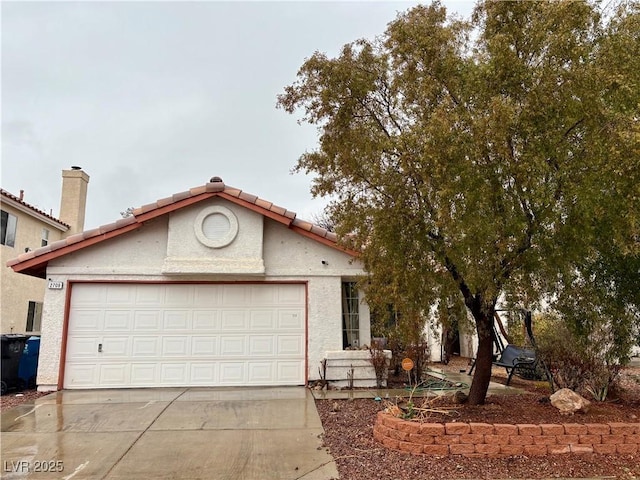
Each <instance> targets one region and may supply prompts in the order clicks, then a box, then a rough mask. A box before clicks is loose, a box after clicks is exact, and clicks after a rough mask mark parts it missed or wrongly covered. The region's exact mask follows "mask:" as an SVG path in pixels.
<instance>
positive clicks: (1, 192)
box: [0, 188, 71, 229]
mask: <svg viewBox="0 0 640 480" xmlns="http://www.w3.org/2000/svg"><path fill="white" fill-rule="evenodd" d="M0 196H2V197H5V198H8V199H10V200H13V201H14V202H16V203H19V204H20V205H22V206H23V207H26V208H27V209H29V210H31V211H32V212H33V213H35V214H37V215H40V216H42V217H45V218H47V219H49V220H51V221H52V222H55V223H57V224H58V225H60V227H62V228H66V229H69V228H71V226H70V225H69V224H67V223H64V222H63V221H61V220H59V219H57V218H56V217H54V216H52V215H49V214H48V213H46V212H44V211H42V210H40V209H38V208H36V207H34V206H33V205H29V204H28V203H27V202H25V201H24V200H22V199H21V198H20V197H17V196H15V195H14V194H13V193H9V192H7V191H6V190H4V189H2V188H0Z"/></svg>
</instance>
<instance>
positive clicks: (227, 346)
mask: <svg viewBox="0 0 640 480" xmlns="http://www.w3.org/2000/svg"><path fill="white" fill-rule="evenodd" d="M245 344H246V337H245V336H244V335H237V336H229V335H225V336H222V337H220V355H222V356H223V357H228V356H244V355H246V354H247V351H246V347H245Z"/></svg>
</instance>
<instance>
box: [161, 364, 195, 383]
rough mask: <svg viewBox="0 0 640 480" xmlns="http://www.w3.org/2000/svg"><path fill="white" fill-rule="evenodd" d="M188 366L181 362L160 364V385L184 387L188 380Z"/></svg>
mask: <svg viewBox="0 0 640 480" xmlns="http://www.w3.org/2000/svg"><path fill="white" fill-rule="evenodd" d="M188 372H189V370H188V364H186V363H183V362H175V363H162V364H161V365H160V382H161V383H162V385H184V383H185V379H186V378H188V376H187V373H188Z"/></svg>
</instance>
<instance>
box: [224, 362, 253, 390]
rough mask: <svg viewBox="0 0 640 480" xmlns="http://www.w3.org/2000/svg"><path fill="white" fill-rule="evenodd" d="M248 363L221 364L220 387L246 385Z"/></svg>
mask: <svg viewBox="0 0 640 480" xmlns="http://www.w3.org/2000/svg"><path fill="white" fill-rule="evenodd" d="M246 366H247V365H246V362H220V385H245V384H246V383H247V382H246V380H245V369H246Z"/></svg>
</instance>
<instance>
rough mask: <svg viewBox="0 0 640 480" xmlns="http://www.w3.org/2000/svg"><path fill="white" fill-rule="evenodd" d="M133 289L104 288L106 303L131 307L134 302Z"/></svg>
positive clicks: (123, 286)
mask: <svg viewBox="0 0 640 480" xmlns="http://www.w3.org/2000/svg"><path fill="white" fill-rule="evenodd" d="M136 293H137V290H136V289H135V288H131V287H130V286H129V285H126V284H122V285H113V284H112V285H107V288H106V303H108V304H111V305H133V304H135V303H139V302H136Z"/></svg>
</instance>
